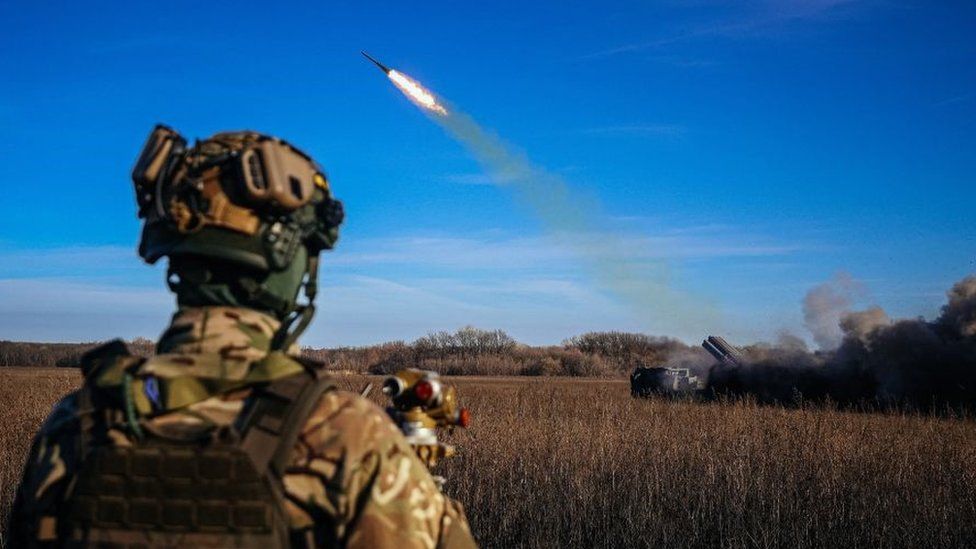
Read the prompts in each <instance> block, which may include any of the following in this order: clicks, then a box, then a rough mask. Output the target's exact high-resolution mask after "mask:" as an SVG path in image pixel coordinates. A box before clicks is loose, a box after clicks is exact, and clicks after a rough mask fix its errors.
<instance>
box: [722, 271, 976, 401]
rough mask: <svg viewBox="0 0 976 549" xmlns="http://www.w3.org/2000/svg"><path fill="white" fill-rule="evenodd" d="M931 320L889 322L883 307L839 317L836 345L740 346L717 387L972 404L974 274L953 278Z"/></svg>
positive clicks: (777, 394) (790, 395) (782, 397)
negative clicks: (738, 363)
mask: <svg viewBox="0 0 976 549" xmlns="http://www.w3.org/2000/svg"><path fill="white" fill-rule="evenodd" d="M947 297H948V301H947V303H946V305H945V306H944V307H943V308H942V312H941V314H940V315H939V317H938V318H936V319H935V320H934V321H931V322H929V321H925V320H923V319H911V320H899V321H895V322H892V321H891V320H890V319H889V318H888V315H887V314H885V312H884V311H883V310H882V309H881V308H880V307H872V308H870V309H867V310H865V311H860V312H853V313H847V314H843V315H841V318H840V319H839V321H838V329H839V330H840V331H841V333H842V334H843V337H842V341H841V343H840V345H839V346H838V347H837V348H836V349H835V350H833V351H829V352H821V353H817V354H811V353H809V352H806V351H804V350H799V349H795V348H793V349H790V348H786V347H782V346H768V345H753V346H750V347H746V348H745V349H743V351H744V354H745V356H746V357H747V364H745V365H744V366H743V367H741V368H738V369H723V368H715V369H713V371H712V375H711V378H710V380H709V384H710V386H711V388H712V389H713V390H714V391H715V392H716V393H732V394H752V395H755V396H757V397H758V398H759V400H761V401H765V402H780V403H789V402H795V401H796V400H797V399H798V398H803V399H806V398H813V399H821V398H827V397H829V398H831V399H832V400H834V401H837V402H841V403H856V402H865V401H867V402H874V403H880V404H893V403H902V404H910V405H915V406H921V407H930V406H936V407H940V408H941V407H942V406H946V405H948V406H954V407H957V408H958V407H970V408H972V407H976V276H968V277H966V278H964V279H962V280H961V281H959V282H957V283H956V284H955V285H954V286H953V287H952V288H951V289H950V290H949V291H948V292H947Z"/></svg>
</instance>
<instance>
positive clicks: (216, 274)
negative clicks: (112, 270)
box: [132, 125, 343, 324]
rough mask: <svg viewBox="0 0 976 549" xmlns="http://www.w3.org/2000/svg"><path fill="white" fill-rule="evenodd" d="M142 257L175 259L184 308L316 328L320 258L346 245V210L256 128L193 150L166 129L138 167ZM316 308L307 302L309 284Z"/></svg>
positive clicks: (174, 284)
mask: <svg viewBox="0 0 976 549" xmlns="http://www.w3.org/2000/svg"><path fill="white" fill-rule="evenodd" d="M132 180H133V183H134V184H135V192H136V200H137V202H138V205H139V217H140V218H143V219H144V220H145V222H144V225H143V230H142V239H141V241H140V244H139V254H140V255H141V256H142V257H143V259H145V260H146V261H147V262H149V263H155V262H156V261H158V260H159V259H160V258H161V257H164V256H165V257H168V258H169V271H168V278H167V280H168V282H169V285H170V288H171V289H172V290H173V291H174V292H175V293H176V294H177V299H178V302H179V304H180V305H181V306H206V305H229V306H244V307H249V308H252V309H257V310H261V311H265V312H268V313H271V314H274V315H275V316H277V317H278V318H279V319H282V320H285V319H287V318H288V317H290V316H292V317H293V316H294V315H296V314H302V316H305V317H306V318H305V319H304V322H303V323H304V324H307V322H308V320H310V316H311V307H309V306H308V305H310V304H311V301H312V300H313V299H314V297H315V283H316V280H315V279H316V269H317V262H318V255H319V253H320V252H321V251H322V250H328V249H331V248H332V247H333V246H334V245H335V243H336V240H337V239H338V228H339V224H340V223H341V222H342V219H343V210H342V203H341V202H339V201H338V200H336V199H335V198H333V196H332V192H331V190H330V188H329V182H328V179H327V178H326V175H325V172H324V171H323V170H322V169H321V168H320V167H319V165H318V164H317V163H316V162H315V161H314V160H312V159H311V157H309V156H308V155H307V154H305V153H303V152H302V151H300V150H299V149H297V148H295V147H294V146H292V145H290V144H288V143H287V142H285V141H283V140H281V139H278V138H275V137H271V136H268V135H264V134H260V133H257V132H251V131H239V132H225V133H218V134H215V135H213V136H212V137H210V138H208V139H204V140H198V141H197V142H196V143H195V144H194V145H193V146H192V147H188V146H187V143H186V140H185V139H183V137H182V136H180V134H179V133H177V132H176V131H174V130H172V129H170V128H168V127H165V126H161V125H160V126H156V128H155V129H154V130H153V131H152V133H151V134H150V135H149V139H148V140H147V142H146V145H145V146H144V148H143V150H142V152H141V153H140V155H139V158H138V160H137V161H136V165H135V167H134V168H133V170H132ZM303 285H304V286H305V294H306V297H307V298H308V302H309V303H308V305H298V303H297V301H298V294H299V291H300V289H301V288H302V286H303Z"/></svg>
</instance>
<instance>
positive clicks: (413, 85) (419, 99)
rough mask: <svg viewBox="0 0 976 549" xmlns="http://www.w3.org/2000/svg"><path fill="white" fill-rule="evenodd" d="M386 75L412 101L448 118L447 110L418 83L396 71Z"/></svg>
mask: <svg viewBox="0 0 976 549" xmlns="http://www.w3.org/2000/svg"><path fill="white" fill-rule="evenodd" d="M386 75H387V76H389V77H390V80H392V81H393V83H394V84H395V85H396V87H398V88H400V91H402V92H403V93H404V95H406V96H407V97H409V98H410V100H411V101H413V102H414V103H416V104H417V105H419V106H421V107H423V108H425V109H427V110H429V111H432V112H435V113H437V114H439V115H441V116H447V109H445V108H444V106H443V105H441V104H440V103H438V102H437V98H436V97H434V94H432V93H430V92H429V91H427V89H426V88H424V87H423V86H421V85H420V84H419V83H418V82H416V81H414V80H411V79H410V77H408V76H407V75H405V74H403V73H401V72H397V71H395V70H390V72H388V73H386Z"/></svg>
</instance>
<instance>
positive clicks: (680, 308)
mask: <svg viewBox="0 0 976 549" xmlns="http://www.w3.org/2000/svg"><path fill="white" fill-rule="evenodd" d="M428 114H429V116H430V118H431V119H432V120H434V121H435V122H437V123H438V124H439V125H440V126H441V127H442V128H444V129H445V130H446V131H447V132H448V134H450V135H451V136H452V137H453V138H454V139H456V140H457V141H459V142H460V143H461V144H463V145H464V147H465V148H466V149H467V150H468V151H469V152H470V153H471V155H472V156H474V158H475V159H476V160H477V161H478V162H479V164H481V166H482V168H483V169H484V170H485V171H486V172H487V173H488V175H489V176H491V177H492V178H493V179H494V181H495V182H496V183H497V184H498V185H499V186H501V187H503V188H506V189H510V190H511V191H512V192H513V193H514V194H515V195H516V197H517V198H518V200H519V201H521V202H522V203H524V204H526V205H527V206H528V207H529V208H530V209H531V210H532V211H533V212H534V213H535V214H536V215H537V216H538V217H539V219H540V220H541V221H542V222H543V223H544V224H545V226H546V227H547V228H548V231H549V232H550V233H551V235H552V236H554V237H555V238H556V239H558V240H559V241H560V242H561V243H563V244H565V245H568V246H569V247H571V248H572V249H573V250H575V251H576V253H577V254H578V255H579V256H580V258H582V259H583V261H584V264H585V267H586V269H587V271H588V272H589V273H590V274H591V275H592V276H593V278H594V280H595V281H596V283H597V284H598V286H600V287H601V288H602V289H604V290H607V291H609V292H611V293H613V294H615V295H616V296H617V297H619V298H621V299H622V300H623V301H624V302H625V303H627V304H629V305H631V306H633V307H635V308H636V312H637V314H638V315H639V316H640V317H641V319H642V320H644V321H652V322H653V323H654V325H655V326H658V327H661V328H665V329H668V330H669V331H672V332H675V331H678V332H682V331H683V332H684V333H694V332H698V331H700V330H701V326H703V325H706V324H707V323H712V322H714V316H715V312H714V311H713V310H712V309H711V307H709V306H706V305H704V304H702V303H696V302H694V301H693V300H692V299H691V298H690V297H689V296H686V295H683V294H681V293H680V292H678V291H677V290H676V289H674V288H673V286H672V284H671V272H670V268H669V265H668V263H667V262H666V261H664V260H659V261H656V262H654V263H647V262H645V263H637V262H635V261H634V259H633V258H634V256H635V254H634V250H632V249H630V248H629V247H628V244H627V242H626V241H625V240H624V239H622V238H620V237H619V236H616V235H613V234H612V233H609V232H607V231H606V228H607V227H608V226H610V225H611V223H610V221H609V219H608V218H607V216H606V215H605V214H604V213H603V212H602V210H601V206H600V204H598V203H596V202H595V201H594V200H593V199H592V198H589V197H586V196H583V195H582V194H581V193H578V192H574V191H573V189H571V188H570V186H569V185H567V184H566V182H565V181H564V180H563V179H562V178H560V177H559V176H557V175H554V174H552V173H550V172H548V171H546V170H544V169H543V168H541V167H539V166H536V165H534V164H532V163H531V162H530V161H529V159H528V158H527V157H526V155H525V154H524V153H522V152H520V151H518V150H517V149H515V148H514V147H512V146H510V145H508V144H507V143H505V142H504V141H503V140H501V139H500V138H498V137H497V136H495V135H494V134H492V133H491V132H489V131H487V130H485V129H484V128H482V127H481V126H480V125H479V124H478V123H477V122H476V121H475V120H474V119H473V118H471V117H470V116H468V115H466V114H464V113H462V112H459V111H458V110H457V109H456V108H455V107H454V106H453V105H452V106H450V107H448V108H447V114H446V115H444V114H432V113H428Z"/></svg>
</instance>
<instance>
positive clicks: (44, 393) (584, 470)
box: [0, 370, 976, 548]
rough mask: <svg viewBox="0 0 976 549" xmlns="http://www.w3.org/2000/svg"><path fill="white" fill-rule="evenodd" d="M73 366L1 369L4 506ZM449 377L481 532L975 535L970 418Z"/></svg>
mask: <svg viewBox="0 0 976 549" xmlns="http://www.w3.org/2000/svg"><path fill="white" fill-rule="evenodd" d="M11 372H14V373H11ZM75 375H76V374H74V373H73V372H66V371H54V372H53V373H52V372H51V371H49V370H48V371H42V372H40V373H35V374H31V375H29V376H28V375H24V374H23V373H20V374H17V373H16V371H14V370H3V371H0V399H2V400H0V401H2V402H3V403H4V406H2V407H0V422H2V424H3V425H4V426H5V429H4V430H3V434H2V435H0V436H2V437H3V439H2V443H0V448H2V451H3V452H4V453H3V454H2V455H0V457H2V458H3V461H2V466H0V486H2V489H3V491H2V499H0V512H2V513H3V514H5V513H6V510H7V506H8V505H9V499H10V497H11V495H12V490H11V488H12V483H13V482H15V481H16V477H17V476H18V475H19V472H20V467H21V463H22V459H23V457H22V453H23V452H24V451H25V450H26V447H27V444H28V441H29V438H30V436H31V432H32V431H33V429H35V428H36V426H37V425H38V424H39V423H40V420H41V418H42V417H43V416H44V415H45V414H46V412H47V410H48V409H49V407H50V404H51V403H53V401H54V400H55V398H56V396H57V394H58V393H61V392H63V391H66V390H67V389H68V388H69V387H70V386H72V385H73V384H74V383H75V380H76V378H75ZM364 380H365V378H364V377H362V376H349V377H347V378H343V379H342V381H341V384H342V385H343V386H344V387H346V388H348V389H351V390H358V389H359V388H360V387H362V384H363V382H364ZM452 381H454V382H456V383H457V384H458V386H459V389H460V392H461V395H462V400H463V402H464V404H465V405H467V406H468V407H470V408H471V410H472V412H473V417H474V423H473V425H472V427H471V429H469V430H468V431H466V432H457V433H455V434H453V435H451V436H450V437H449V438H450V440H451V441H452V442H454V443H455V444H457V445H458V447H459V448H460V450H461V452H462V453H461V456H460V457H458V458H455V459H453V460H450V461H447V462H445V463H443V464H442V465H441V466H440V467H439V471H438V472H439V473H441V474H443V475H444V476H446V477H448V479H449V480H448V484H447V487H446V490H447V491H448V492H449V493H450V494H451V495H453V496H454V497H457V498H458V499H460V500H461V501H462V502H463V503H464V505H465V508H466V509H467V513H468V516H469V519H470V520H471V523H472V526H473V528H474V532H475V535H476V537H477V538H478V540H479V542H480V543H481V544H482V545H483V546H485V547H567V546H568V547H649V546H658V545H662V546H670V547H702V546H715V547H785V546H788V547H801V548H802V547H838V546H842V547H858V546H860V547H966V546H970V547H971V546H973V545H976V422H973V421H971V420H969V419H949V418H938V417H933V416H915V415H907V414H906V415H897V414H887V415H881V414H857V413H852V412H843V411H837V410H833V409H829V408H815V407H807V408H800V409H793V410H787V409H783V408H776V407H760V406H758V405H755V404H752V403H749V402H742V401H740V402H735V403H712V404H695V403H688V402H676V401H667V400H634V399H631V398H630V396H629V388H628V386H627V385H626V383H623V382H618V381H606V380H570V379H556V378H539V379H526V378H518V379H500V378H490V379H486V378H480V379H476V378H456V379H454V380H452ZM375 393H376V392H374V396H373V398H375V399H377V400H379V395H377V394H375ZM8 402H9V403H11V405H7V403H8Z"/></svg>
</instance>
